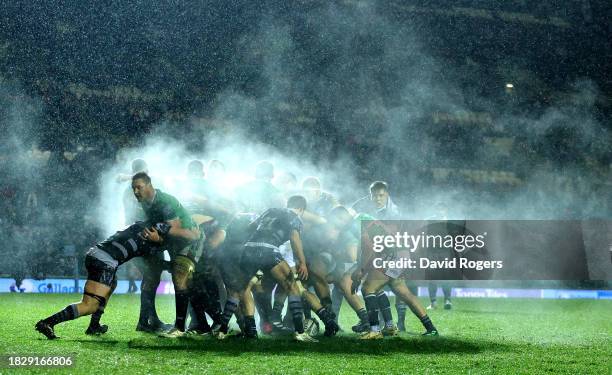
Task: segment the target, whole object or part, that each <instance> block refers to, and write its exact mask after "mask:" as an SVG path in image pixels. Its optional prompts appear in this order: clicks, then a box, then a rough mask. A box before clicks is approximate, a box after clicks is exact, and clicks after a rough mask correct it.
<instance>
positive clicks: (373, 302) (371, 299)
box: [363, 294, 380, 331]
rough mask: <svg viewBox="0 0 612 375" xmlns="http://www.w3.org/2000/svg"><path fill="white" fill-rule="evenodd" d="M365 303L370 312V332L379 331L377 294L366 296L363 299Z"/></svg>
mask: <svg viewBox="0 0 612 375" xmlns="http://www.w3.org/2000/svg"><path fill="white" fill-rule="evenodd" d="M363 299H364V301H365V306H366V310H367V312H368V321H369V323H370V330H372V331H379V330H380V327H379V325H378V324H379V323H380V322H379V321H378V301H377V298H376V294H366V296H365V297H364V298H363Z"/></svg>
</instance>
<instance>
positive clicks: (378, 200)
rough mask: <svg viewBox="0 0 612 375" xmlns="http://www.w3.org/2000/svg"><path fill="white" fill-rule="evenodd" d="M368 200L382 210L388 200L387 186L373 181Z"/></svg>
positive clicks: (382, 182)
mask: <svg viewBox="0 0 612 375" xmlns="http://www.w3.org/2000/svg"><path fill="white" fill-rule="evenodd" d="M370 199H371V200H372V202H374V204H375V205H376V207H377V208H383V207H385V206H386V205H387V201H388V200H389V185H387V183H386V182H384V181H374V182H372V184H371V185H370Z"/></svg>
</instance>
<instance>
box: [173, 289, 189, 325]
mask: <svg viewBox="0 0 612 375" xmlns="http://www.w3.org/2000/svg"><path fill="white" fill-rule="evenodd" d="M174 301H175V305H176V321H175V322H174V326H175V327H176V328H178V329H179V330H181V331H185V320H187V308H188V307H189V293H187V291H186V290H177V291H176V293H175V295H174Z"/></svg>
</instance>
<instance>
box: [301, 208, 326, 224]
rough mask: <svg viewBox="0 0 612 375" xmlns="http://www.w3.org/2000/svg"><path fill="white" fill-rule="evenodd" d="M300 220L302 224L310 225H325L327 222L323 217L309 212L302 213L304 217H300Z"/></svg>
mask: <svg viewBox="0 0 612 375" xmlns="http://www.w3.org/2000/svg"><path fill="white" fill-rule="evenodd" d="M302 220H304V222H307V223H311V224H315V225H316V224H325V223H327V220H325V218H324V217H322V216H319V215H317V214H315V213H312V212H310V211H304V215H303V216H302Z"/></svg>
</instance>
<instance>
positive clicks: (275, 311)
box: [270, 296, 285, 323]
mask: <svg viewBox="0 0 612 375" xmlns="http://www.w3.org/2000/svg"><path fill="white" fill-rule="evenodd" d="M283 307H285V298H276V296H275V298H274V306H273V307H272V313H271V314H270V320H272V323H279V322H281V321H282V319H283V318H282V316H283Z"/></svg>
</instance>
